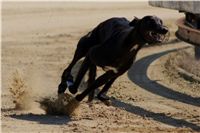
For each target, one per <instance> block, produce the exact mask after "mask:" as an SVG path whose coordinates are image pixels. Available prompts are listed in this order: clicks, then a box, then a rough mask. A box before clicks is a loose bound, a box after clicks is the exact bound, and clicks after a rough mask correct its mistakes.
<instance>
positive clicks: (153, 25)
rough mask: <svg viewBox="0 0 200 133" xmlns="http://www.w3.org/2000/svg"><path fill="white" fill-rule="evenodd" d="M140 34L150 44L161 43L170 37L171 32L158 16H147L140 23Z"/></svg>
mask: <svg viewBox="0 0 200 133" xmlns="http://www.w3.org/2000/svg"><path fill="white" fill-rule="evenodd" d="M138 23H139V32H140V34H141V35H142V36H143V38H144V39H145V41H146V42H147V43H149V44H152V43H161V42H163V41H164V40H166V38H167V37H169V36H168V35H169V34H168V33H169V30H168V28H167V27H166V26H164V25H163V22H162V20H161V19H160V18H158V17H156V16H145V17H143V18H142V19H140V20H139V21H138Z"/></svg>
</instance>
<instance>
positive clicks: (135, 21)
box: [129, 17, 140, 27]
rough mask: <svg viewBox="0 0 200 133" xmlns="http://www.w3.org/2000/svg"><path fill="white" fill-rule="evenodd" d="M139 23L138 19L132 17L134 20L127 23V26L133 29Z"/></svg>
mask: <svg viewBox="0 0 200 133" xmlns="http://www.w3.org/2000/svg"><path fill="white" fill-rule="evenodd" d="M139 21H140V19H139V18H137V17H134V19H133V20H132V21H131V22H130V23H129V25H130V26H133V27H135V26H136V25H137V23H138V22H139Z"/></svg>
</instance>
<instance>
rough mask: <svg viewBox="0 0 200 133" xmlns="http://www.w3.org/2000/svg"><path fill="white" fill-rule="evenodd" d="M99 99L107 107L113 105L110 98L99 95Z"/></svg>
mask: <svg viewBox="0 0 200 133" xmlns="http://www.w3.org/2000/svg"><path fill="white" fill-rule="evenodd" d="M97 98H98V99H99V100H100V101H101V102H103V103H104V104H105V105H107V106H110V105H111V104H112V103H111V100H110V98H109V97H108V96H106V95H104V94H99V95H98V96H97Z"/></svg>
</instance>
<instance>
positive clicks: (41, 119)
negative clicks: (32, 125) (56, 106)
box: [10, 113, 71, 125]
mask: <svg viewBox="0 0 200 133" xmlns="http://www.w3.org/2000/svg"><path fill="white" fill-rule="evenodd" d="M10 117H11V118H14V119H18V120H26V121H32V122H38V123H39V124H48V125H63V124H67V123H68V122H69V121H71V119H70V117H67V116H53V115H46V114H32V113H28V114H20V115H16V114H13V115H10Z"/></svg>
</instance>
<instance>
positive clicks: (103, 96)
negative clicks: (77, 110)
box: [97, 77, 117, 102]
mask: <svg viewBox="0 0 200 133" xmlns="http://www.w3.org/2000/svg"><path fill="white" fill-rule="evenodd" d="M116 78H117V77H115V78H112V79H111V80H109V81H108V82H107V83H106V84H105V85H104V87H103V89H102V90H101V91H100V92H99V93H98V95H97V98H98V99H99V100H101V101H102V102H106V101H108V100H109V97H108V96H106V93H107V92H108V90H109V88H110V87H111V85H112V84H113V83H114V81H115V80H116Z"/></svg>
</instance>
